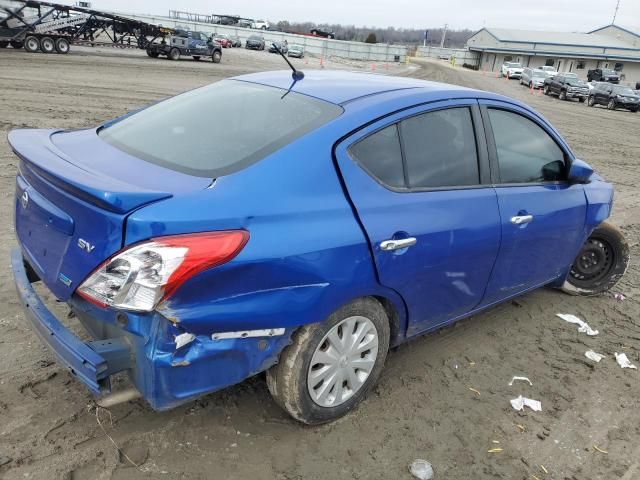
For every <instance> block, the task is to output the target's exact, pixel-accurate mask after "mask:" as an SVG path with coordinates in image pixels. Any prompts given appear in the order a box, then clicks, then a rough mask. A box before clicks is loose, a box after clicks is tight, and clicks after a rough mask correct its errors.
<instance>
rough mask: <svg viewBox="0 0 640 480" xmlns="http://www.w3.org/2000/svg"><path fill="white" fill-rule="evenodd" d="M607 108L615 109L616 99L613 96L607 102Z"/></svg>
mask: <svg viewBox="0 0 640 480" xmlns="http://www.w3.org/2000/svg"><path fill="white" fill-rule="evenodd" d="M607 108H608V109H609V110H615V109H616V101H615V100H614V99H613V98H612V99H611V100H609V103H608V104H607Z"/></svg>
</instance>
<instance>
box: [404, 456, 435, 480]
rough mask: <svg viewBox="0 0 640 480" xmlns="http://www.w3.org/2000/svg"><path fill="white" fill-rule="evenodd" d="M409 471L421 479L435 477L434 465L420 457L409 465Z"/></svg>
mask: <svg viewBox="0 0 640 480" xmlns="http://www.w3.org/2000/svg"><path fill="white" fill-rule="evenodd" d="M409 471H410V472H411V475H413V476H414V477H416V478H418V479H420V480H431V479H432V478H433V467H432V466H431V464H430V463H429V462H427V461H426V460H422V459H419V458H418V459H416V460H414V461H413V462H412V463H411V465H409Z"/></svg>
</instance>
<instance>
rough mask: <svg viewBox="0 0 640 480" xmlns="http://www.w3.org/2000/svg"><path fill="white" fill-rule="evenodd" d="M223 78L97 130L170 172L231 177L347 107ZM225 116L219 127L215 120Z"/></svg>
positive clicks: (131, 152)
mask: <svg viewBox="0 0 640 480" xmlns="http://www.w3.org/2000/svg"><path fill="white" fill-rule="evenodd" d="M283 93H286V91H284V90H282V89H279V88H274V87H268V86H265V85H259V84H255V83H249V82H242V81H237V80H223V81H221V82H218V83H214V84H211V85H208V86H206V87H202V88H199V89H197V90H192V91H190V92H187V93H184V94H182V95H178V96H177V97H173V98H170V99H168V100H165V101H163V102H160V103H157V104H155V105H152V106H150V107H148V108H146V109H144V110H141V111H140V112H137V113H134V114H133V115H131V116H129V117H125V118H123V119H121V120H117V121H116V122H115V123H111V124H107V125H106V126H104V127H102V128H100V129H99V132H98V134H99V136H100V137H101V138H102V139H103V140H104V141H106V142H107V143H109V144H111V145H113V146H115V147H116V148H119V149H121V150H123V151H125V152H127V153H129V154H131V155H134V156H136V157H139V158H141V159H143V160H146V161H148V162H151V163H155V164H157V165H161V166H163V167H166V168H170V169H172V170H177V171H179V172H184V173H188V174H191V175H196V176H200V177H210V178H216V177H219V176H221V175H228V174H230V173H233V172H236V171H238V170H241V169H243V168H245V167H246V166H248V165H250V164H252V163H254V162H257V161H258V160H260V159H262V158H264V157H265V156H267V155H269V154H271V153H273V152H275V151H277V150H278V149H280V148H282V147H284V146H285V145H287V144H289V143H291V142H293V141H294V140H296V139H297V138H299V137H301V136H302V135H304V134H306V133H308V132H310V131H312V130H314V129H316V128H318V127H320V126H321V125H323V124H325V123H327V122H329V121H331V120H333V119H334V118H336V117H338V116H339V115H340V114H341V113H342V108H341V107H339V106H337V105H334V104H331V103H328V102H324V101H322V100H318V99H315V98H312V97H309V96H306V95H302V94H299V93H296V92H289V93H288V94H286V95H283ZM212 117H213V118H224V119H225V122H224V126H215V125H214V124H212V123H211V118H212Z"/></svg>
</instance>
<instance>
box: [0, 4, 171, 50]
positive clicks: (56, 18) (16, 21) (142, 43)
mask: <svg viewBox="0 0 640 480" xmlns="http://www.w3.org/2000/svg"><path fill="white" fill-rule="evenodd" d="M172 33H175V30H174V29H169V28H163V27H160V26H158V25H153V24H150V23H146V22H143V21H140V20H133V19H131V18H127V17H122V16H120V15H114V14H111V13H108V12H103V11H100V10H93V9H90V8H83V7H75V6H73V7H72V6H68V5H62V4H59V3H50V2H40V1H35V0H0V48H6V47H8V46H9V45H11V46H12V47H13V48H24V49H25V50H26V51H28V52H38V51H40V52H43V53H62V54H64V53H69V50H70V48H71V44H73V43H75V44H89V45H113V46H119V47H132V48H146V47H147V45H149V44H150V43H152V42H153V41H154V40H155V39H158V38H163V37H164V36H166V35H169V34H172Z"/></svg>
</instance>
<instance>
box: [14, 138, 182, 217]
mask: <svg viewBox="0 0 640 480" xmlns="http://www.w3.org/2000/svg"><path fill="white" fill-rule="evenodd" d="M62 131H63V130H42V129H20V130H12V131H11V132H9V136H8V140H9V145H10V146H11V149H12V150H13V152H14V153H15V154H16V155H17V156H18V157H19V158H20V160H22V162H23V165H24V167H25V168H27V169H29V170H30V171H31V172H30V173H32V174H34V175H36V176H38V177H40V178H42V179H44V180H46V181H47V182H49V183H51V184H53V185H55V186H56V187H58V188H60V189H61V190H64V191H66V192H68V193H70V194H71V195H73V196H75V197H77V198H81V199H82V200H84V201H86V202H88V203H91V204H93V205H97V206H99V207H100V208H103V209H105V210H108V211H111V212H115V213H120V214H122V213H127V212H130V211H131V210H134V209H136V208H138V207H141V206H142V205H146V204H148V203H152V202H155V201H158V200H163V199H165V198H169V197H171V196H172V194H171V193H168V192H160V191H153V190H145V189H141V188H140V186H136V185H132V184H129V183H126V182H123V181H122V180H118V179H115V178H111V177H109V176H107V175H105V174H104V173H101V172H96V171H92V170H91V169H90V167H87V165H86V164H85V165H80V164H78V162H74V161H73V159H72V158H70V157H69V156H68V155H66V154H65V153H64V152H62V151H61V150H60V149H58V148H57V147H56V146H55V145H54V144H53V142H52V141H51V135H54V134H56V133H59V132H62ZM23 173H27V172H23Z"/></svg>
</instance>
